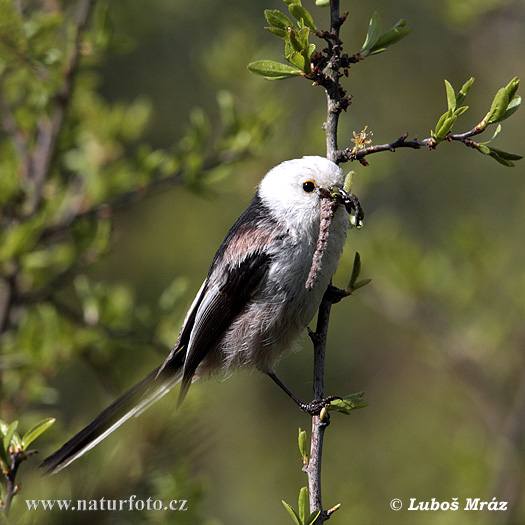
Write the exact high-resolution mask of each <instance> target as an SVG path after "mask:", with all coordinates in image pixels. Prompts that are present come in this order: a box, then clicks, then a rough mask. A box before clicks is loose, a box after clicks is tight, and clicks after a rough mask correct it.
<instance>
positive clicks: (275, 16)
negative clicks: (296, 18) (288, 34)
mask: <svg viewBox="0 0 525 525" xmlns="http://www.w3.org/2000/svg"><path fill="white" fill-rule="evenodd" d="M264 16H265V18H266V20H267V21H268V23H269V24H270V25H271V26H272V27H276V28H278V29H286V28H287V27H293V23H292V21H291V20H290V19H289V18H288V17H287V16H286V15H285V14H283V13H281V11H278V10H277V9H266V10H265V11H264Z"/></svg>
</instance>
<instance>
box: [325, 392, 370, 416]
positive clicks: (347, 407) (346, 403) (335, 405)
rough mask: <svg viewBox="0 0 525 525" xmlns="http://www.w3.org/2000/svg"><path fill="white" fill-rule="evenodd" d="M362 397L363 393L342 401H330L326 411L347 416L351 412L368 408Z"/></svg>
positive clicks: (347, 397) (352, 395)
mask: <svg viewBox="0 0 525 525" xmlns="http://www.w3.org/2000/svg"><path fill="white" fill-rule="evenodd" d="M364 395H365V393H364V392H357V393H356V394H351V395H349V396H346V397H344V398H343V399H334V400H333V401H330V404H329V405H328V410H335V411H336V412H341V413H342V414H347V415H348V414H350V412H351V411H352V410H357V409H359V408H365V407H367V406H368V403H367V402H366V401H365V400H364V399H363V396H364Z"/></svg>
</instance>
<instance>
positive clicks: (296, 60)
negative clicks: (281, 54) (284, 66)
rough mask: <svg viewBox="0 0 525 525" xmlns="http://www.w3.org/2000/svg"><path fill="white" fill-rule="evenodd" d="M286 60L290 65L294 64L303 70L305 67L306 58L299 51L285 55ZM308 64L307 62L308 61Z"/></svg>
mask: <svg viewBox="0 0 525 525" xmlns="http://www.w3.org/2000/svg"><path fill="white" fill-rule="evenodd" d="M286 60H288V62H290V64H292V66H296V67H298V68H299V69H301V71H305V68H306V63H307V62H306V58H305V57H304V55H303V54H302V53H299V51H293V52H292V53H291V54H290V55H288V56H287V57H286ZM308 64H309V63H308Z"/></svg>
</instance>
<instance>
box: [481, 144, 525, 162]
mask: <svg viewBox="0 0 525 525" xmlns="http://www.w3.org/2000/svg"><path fill="white" fill-rule="evenodd" d="M476 149H477V150H478V151H479V152H481V153H483V154H484V155H490V156H491V157H492V158H493V159H494V160H496V161H497V162H499V163H500V164H503V166H507V167H509V168H512V167H513V166H514V162H513V161H515V160H520V159H522V158H523V156H522V155H517V154H515V153H509V152H508V151H503V150H500V149H496V148H490V147H489V146H487V145H486V143H485V144H478V145H477V146H476Z"/></svg>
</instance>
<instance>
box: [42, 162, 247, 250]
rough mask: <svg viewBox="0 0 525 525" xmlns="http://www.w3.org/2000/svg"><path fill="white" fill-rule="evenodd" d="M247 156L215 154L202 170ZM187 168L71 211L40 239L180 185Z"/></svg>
mask: <svg viewBox="0 0 525 525" xmlns="http://www.w3.org/2000/svg"><path fill="white" fill-rule="evenodd" d="M245 156H246V152H238V153H235V154H230V155H228V156H227V157H225V156H224V155H222V154H218V155H214V156H213V157H211V158H209V159H208V160H207V161H205V162H204V165H203V166H202V172H203V173H205V172H207V171H211V170H212V169H214V168H217V167H218V166H221V165H225V164H230V163H232V162H237V161H239V160H241V159H242V158H244V157H245ZM184 175H185V169H184V168H182V169H180V170H178V171H176V172H175V173H172V174H171V175H168V176H167V177H159V178H153V179H152V180H151V181H150V182H149V183H148V184H145V185H143V186H140V187H138V188H135V189H133V190H130V191H127V192H124V193H121V194H119V195H116V196H114V197H113V198H112V199H111V200H109V201H106V202H101V203H98V204H94V205H93V206H91V207H89V208H87V209H85V210H82V211H76V212H71V213H70V214H69V215H68V216H67V217H66V218H64V219H63V220H61V221H60V222H58V223H55V224H52V225H50V226H48V227H47V228H45V229H44V230H43V231H42V234H41V235H40V238H39V241H40V242H44V241H46V242H47V241H49V240H50V239H51V238H54V237H57V236H61V235H63V234H65V233H67V232H68V231H69V230H70V228H71V226H72V225H73V224H74V223H76V222H77V221H79V220H82V219H93V218H96V217H101V216H104V217H108V216H111V215H112V214H113V213H114V212H115V211H117V210H120V209H123V208H127V207H128V206H131V205H134V204H137V203H138V202H142V201H143V200H145V199H146V198H147V197H150V196H151V195H153V194H154V193H156V192H160V191H162V190H164V189H167V188H173V187H175V186H179V185H180V184H182V183H183V182H184Z"/></svg>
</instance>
